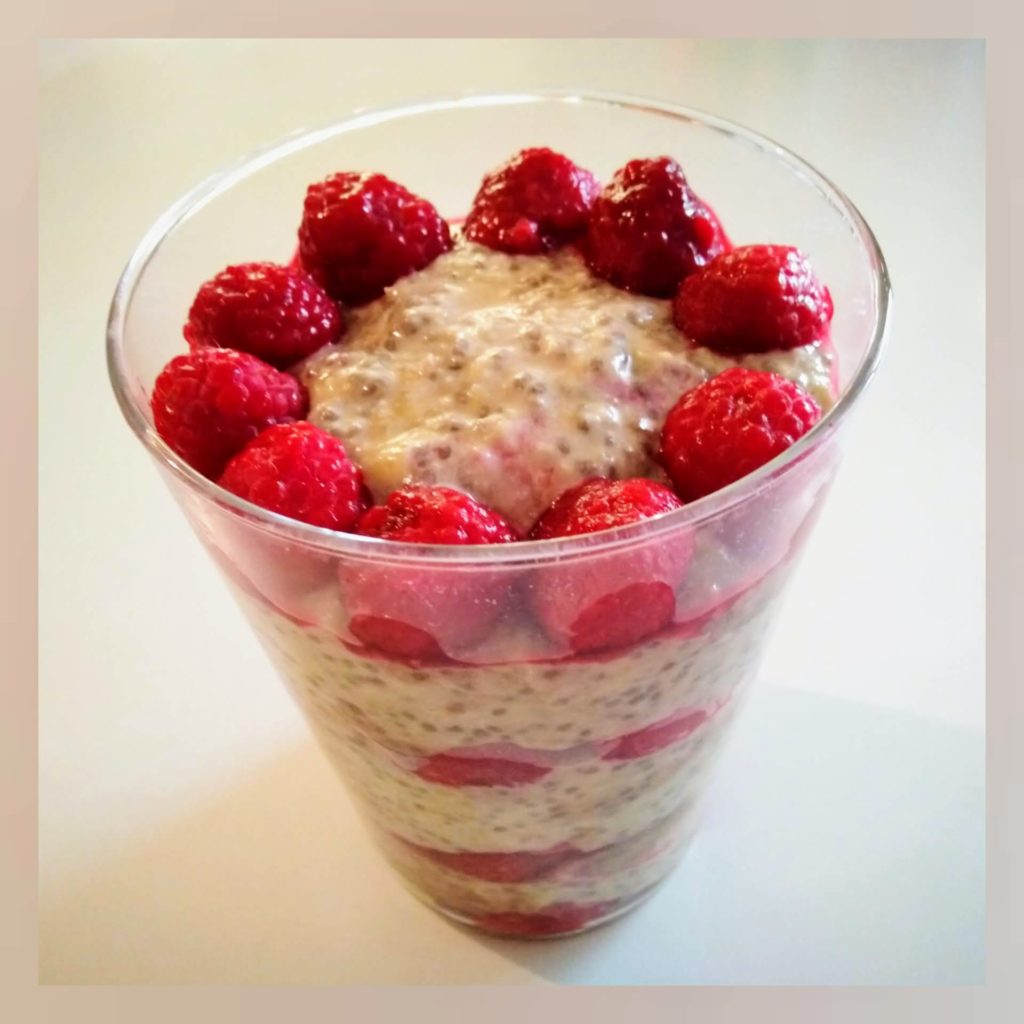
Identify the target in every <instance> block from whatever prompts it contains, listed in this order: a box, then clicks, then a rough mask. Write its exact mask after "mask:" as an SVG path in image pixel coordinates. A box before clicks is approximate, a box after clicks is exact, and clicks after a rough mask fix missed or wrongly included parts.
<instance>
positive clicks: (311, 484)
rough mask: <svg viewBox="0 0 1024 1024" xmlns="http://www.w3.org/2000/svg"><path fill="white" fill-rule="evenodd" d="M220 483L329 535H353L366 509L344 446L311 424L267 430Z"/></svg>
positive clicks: (230, 465)
mask: <svg viewBox="0 0 1024 1024" xmlns="http://www.w3.org/2000/svg"><path fill="white" fill-rule="evenodd" d="M218 483H219V484H220V485H221V487H224V488H226V489H227V490H229V491H231V493H232V494H237V495H238V496H239V497H240V498H245V500H246V501H251V502H252V503H253V504H254V505H259V506H261V507H262V508H266V509H269V510H270V511H271V512H276V513H278V515H282V516H287V517H288V518H289V519H298V520H300V521H301V522H303V523H310V524H312V525H313V526H321V527H324V528H325V529H328V530H351V529H352V528H353V527H354V526H355V524H356V521H357V520H358V519H359V517H360V515H362V513H363V511H364V510H365V508H366V492H365V490H364V488H363V475H362V473H361V472H360V471H359V469H358V468H357V467H356V466H355V465H354V464H353V463H352V461H351V460H350V459H349V457H348V453H347V452H346V451H345V448H344V446H343V445H342V443H341V442H340V441H339V440H338V439H337V438H336V437H334V436H332V435H331V434H328V433H327V432H326V431H324V430H321V429H320V428H319V427H315V426H313V424H312V423H287V424H281V425H279V426H276V427H271V428H270V429H269V430H265V431H264V432H263V433H262V434H260V436H259V437H257V438H256V440H255V441H251V442H250V443H249V444H248V445H246V446H245V448H243V449H242V451H240V452H239V453H238V454H237V455H236V456H235V457H234V458H233V459H232V460H231V461H230V462H229V463H228V465H227V468H226V469H225V470H224V472H223V474H222V475H221V478H220V480H219V481H218Z"/></svg>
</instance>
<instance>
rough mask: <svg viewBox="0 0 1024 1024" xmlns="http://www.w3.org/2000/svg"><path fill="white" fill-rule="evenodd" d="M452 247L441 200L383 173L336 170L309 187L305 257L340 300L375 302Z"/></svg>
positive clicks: (302, 240)
mask: <svg viewBox="0 0 1024 1024" xmlns="http://www.w3.org/2000/svg"><path fill="white" fill-rule="evenodd" d="M451 247H452V239H451V233H450V231H449V230H448V224H447V222H446V221H445V220H444V218H442V216H441V215H440V214H439V213H438V212H437V210H436V209H435V208H434V207H433V205H432V204H431V203H428V202H427V201H426V200H425V199H420V198H419V197H418V196H415V195H413V194H412V193H411V192H410V191H408V189H405V188H403V187H402V186H401V185H399V184H397V183H395V182H393V181H391V180H390V179H389V178H386V177H384V175H383V174H357V173H352V172H343V173H341V174H334V175H331V177H329V178H327V179H326V180H325V181H322V182H319V183H317V184H315V185H310V186H309V189H308V190H307V192H306V202H305V207H304V211H303V216H302V223H301V225H300V226H299V255H300V257H301V259H302V265H303V267H305V269H306V270H307V271H308V272H309V273H310V274H312V275H313V277H315V278H316V280H317V281H318V282H319V283H320V284H321V285H322V286H323V287H324V288H325V289H326V290H327V292H328V293H329V294H330V295H331V296H332V297H333V298H335V299H337V300H338V301H339V302H345V303H348V304H349V305H353V306H357V305H360V304H362V303H364V302H369V301H370V300H371V299H375V298H377V297H378V296H379V295H381V294H382V293H383V291H384V289H385V288H387V287H388V285H392V284H394V283H395V281H397V280H398V279H399V278H401V277H405V275H406V274H411V273H412V272H413V271H415V270H421V269H422V268H423V267H425V266H427V264H429V263H432V262H433V261H434V260H435V259H436V258H437V257H438V256H440V255H441V253H443V252H447V250H449V249H450V248H451Z"/></svg>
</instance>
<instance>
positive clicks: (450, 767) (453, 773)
mask: <svg viewBox="0 0 1024 1024" xmlns="http://www.w3.org/2000/svg"><path fill="white" fill-rule="evenodd" d="M550 771H551V769H550V768H548V767H547V766H546V765H541V764H528V763H527V762H525V761H507V760H505V759H503V758H500V757H455V756H453V755H451V754H433V755H432V756H431V757H428V758H427V759H426V761H424V762H423V764H421V765H420V766H419V768H417V769H416V774H417V775H418V776H419V777H420V778H421V779H425V780H426V781H427V782H436V783H437V784H438V785H441V786H492V787H493V786H501V787H505V788H509V789H510V788H512V787H514V786H527V785H529V784H530V783H531V782H536V781H537V780H538V779H543V778H544V776H545V775H547V774H549V773H550Z"/></svg>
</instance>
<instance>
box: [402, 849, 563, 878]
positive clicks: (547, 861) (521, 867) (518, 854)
mask: <svg viewBox="0 0 1024 1024" xmlns="http://www.w3.org/2000/svg"><path fill="white" fill-rule="evenodd" d="M408 845H410V846H412V847H413V849H415V850H416V851H417V853H419V854H420V855H421V856H423V857H426V858H427V859H428V860H432V861H433V862H434V863H435V864H440V865H441V866H442V867H446V868H448V869H449V870H450V871H456V872H458V873H459V874H460V875H469V876H470V877H471V878H481V879H483V880H484V881H486V882H503V883H510V882H532V881H536V880H537V879H538V878H542V877H544V875H546V874H547V873H548V872H550V871H553V870H554V869H555V868H556V867H559V866H560V865H561V864H564V863H565V862H566V861H568V860H571V859H573V858H574V857H578V856H580V852H579V851H578V850H577V849H576V848H575V847H573V846H570V845H569V844H568V843H559V844H558V845H557V846H553V847H550V848H549V849H547V850H514V851H511V852H509V853H471V852H466V851H448V850H434V849H430V848H429V847H425V846H415V845H414V844H412V843H410V844H408Z"/></svg>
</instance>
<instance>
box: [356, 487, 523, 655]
mask: <svg viewBox="0 0 1024 1024" xmlns="http://www.w3.org/2000/svg"><path fill="white" fill-rule="evenodd" d="M358 532H359V533H361V534H363V536H366V537H380V538H383V539H385V540H394V541H402V542H405V543H410V544H471V545H476V544H506V543H509V542H512V541H515V540H518V539H519V534H518V533H517V532H516V531H515V530H514V529H513V527H512V526H510V525H509V523H508V522H507V521H506V520H505V519H504V518H503V517H502V516H500V515H499V514H498V513H497V512H494V511H493V510H492V509H489V508H487V507H486V506H485V505H482V504H480V503H479V502H478V501H475V500H474V499H472V498H471V497H469V496H468V495H466V494H463V493H461V492H460V491H456V490H453V489H452V488H449V487H428V486H417V485H410V486H407V487H404V488H402V489H400V490H398V491H394V492H393V493H392V494H391V495H389V496H388V499H387V501H386V502H385V503H384V504H383V505H378V506H377V507H376V508H372V509H370V510H369V511H368V512H367V513H366V514H365V515H364V516H363V517H362V519H361V520H360V522H359V526H358ZM512 582H513V581H512V579H511V576H508V575H503V574H502V572H501V571H500V570H498V569H495V570H493V571H486V572H485V571H483V570H476V569H474V570H468V571H467V570H465V569H460V568H456V567H452V568H448V567H446V566H443V565H436V564H435V565H433V566H423V567H417V566H411V565H403V564H398V563H394V564H388V563H387V562H386V561H384V560H383V556H382V560H381V561H380V562H379V563H377V564H369V563H367V564H363V563H355V562H351V563H349V564H347V565H345V566H344V567H343V568H342V585H343V589H344V591H345V594H346V600H347V604H348V607H349V613H350V616H351V619H350V622H349V629H350V631H351V632H352V634H353V635H354V636H355V637H356V638H357V639H358V640H360V641H361V642H362V643H364V644H366V645H367V646H369V647H373V648H376V649H377V650H381V651H385V652H386V653H389V654H392V655H394V656H397V657H399V658H404V659H407V660H413V661H432V660H436V659H438V658H440V657H443V656H444V655H445V654H446V653H450V652H451V651H454V650H458V649H460V648H462V647H471V646H473V645H474V644H476V643H478V642H479V641H481V640H483V639H484V637H485V636H486V635H487V633H488V632H489V631H490V629H491V627H492V626H493V625H494V623H495V622H496V621H497V618H498V616H499V615H500V614H501V613H502V609H503V605H504V602H505V598H506V595H507V593H508V591H509V590H510V588H511V586H512Z"/></svg>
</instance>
